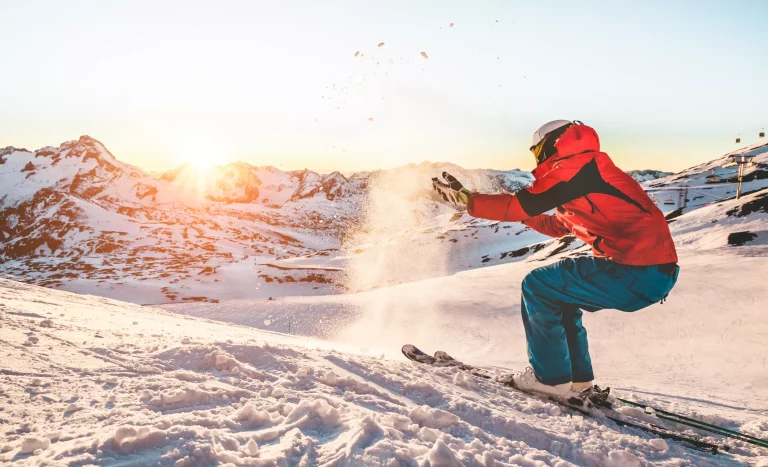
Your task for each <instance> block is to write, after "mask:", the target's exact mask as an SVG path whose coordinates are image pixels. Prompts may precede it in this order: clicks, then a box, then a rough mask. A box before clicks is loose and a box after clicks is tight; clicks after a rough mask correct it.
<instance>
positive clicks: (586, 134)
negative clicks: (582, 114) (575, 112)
mask: <svg viewBox="0 0 768 467" xmlns="http://www.w3.org/2000/svg"><path fill="white" fill-rule="evenodd" d="M555 149H557V154H555V155H554V156H552V157H550V158H549V159H547V160H545V161H544V162H542V163H541V164H539V165H538V166H537V167H536V168H535V169H533V170H532V171H531V173H532V174H533V176H534V177H535V178H538V177H540V176H542V175H543V174H545V173H547V172H549V171H550V169H551V168H552V165H553V164H554V163H555V162H557V161H559V160H560V159H564V158H566V157H571V156H575V155H577V154H583V153H585V152H599V151H600V138H599V137H598V136H597V132H596V131H595V129H594V128H592V127H590V126H587V125H584V124H580V123H577V124H575V125H573V126H571V127H570V128H568V129H567V130H565V133H563V136H561V137H560V139H559V140H557V143H555Z"/></svg>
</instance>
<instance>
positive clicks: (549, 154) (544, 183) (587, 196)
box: [432, 120, 679, 397]
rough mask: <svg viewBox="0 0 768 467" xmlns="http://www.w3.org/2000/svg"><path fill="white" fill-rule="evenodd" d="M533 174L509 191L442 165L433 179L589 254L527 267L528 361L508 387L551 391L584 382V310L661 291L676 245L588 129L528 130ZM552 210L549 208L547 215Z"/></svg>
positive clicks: (587, 375) (450, 194)
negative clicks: (485, 186)
mask: <svg viewBox="0 0 768 467" xmlns="http://www.w3.org/2000/svg"><path fill="white" fill-rule="evenodd" d="M530 149H531V151H532V152H533V155H534V157H535V158H536V163H537V167H536V168H535V169H534V170H533V176H534V179H535V180H534V182H533V184H532V185H531V186H530V187H527V188H523V189H522V190H520V191H518V192H517V193H516V194H514V195H512V194H497V195H486V194H479V193H471V192H470V191H469V190H467V189H466V188H464V187H463V185H462V184H461V183H460V182H459V181H458V180H456V178H455V177H453V176H451V175H450V174H448V173H443V178H444V179H445V182H443V181H441V180H439V179H437V178H433V179H432V182H433V186H434V188H435V190H436V191H438V193H440V194H441V195H442V196H443V198H444V199H446V200H450V201H453V202H455V203H460V204H466V207H467V212H468V213H469V214H470V215H471V216H473V217H478V218H483V219H489V220H496V221H503V222H522V223H523V224H525V225H526V226H528V227H530V228H531V229H533V230H536V231H537V232H540V233H542V234H544V235H548V236H550V237H556V238H559V237H563V236H566V235H569V234H570V235H574V236H575V237H577V238H579V239H580V240H582V241H584V242H586V243H588V244H589V245H591V246H592V251H593V253H594V256H581V257H577V258H566V259H563V260H561V261H558V262H557V263H554V264H551V265H549V266H544V267H540V268H536V269H534V270H532V271H531V272H530V273H528V275H526V276H525V278H524V279H523V282H522V299H521V304H520V311H521V314H522V318H523V326H524V327H525V335H526V339H527V343H528V359H529V361H530V364H531V366H530V367H529V368H527V369H526V370H525V371H524V372H521V373H517V374H515V375H513V383H514V385H515V386H517V387H519V388H520V389H523V390H529V391H535V392H541V393H545V394H549V395H553V396H556V397H561V396H568V394H569V393H572V391H576V392H579V393H581V392H584V391H587V390H590V389H591V387H592V380H593V379H594V374H593V372H592V362H591V359H590V356H589V345H588V342H587V331H586V329H584V325H583V324H582V312H583V311H590V312H594V311H597V310H601V309H604V308H614V309H617V310H621V311H626V312H632V311H637V310H640V309H642V308H645V307H647V306H649V305H651V304H653V303H656V302H658V301H660V300H663V299H664V298H666V296H667V294H669V292H670V290H672V287H673V286H674V285H675V282H676V281H677V276H678V273H679V267H678V266H677V264H676V263H677V253H676V252H675V245H674V242H673V241H672V236H671V234H670V232H669V227H668V226H667V221H666V220H665V219H664V215H663V214H662V213H661V211H660V210H659V209H658V208H657V207H656V205H655V204H654V203H653V201H651V199H650V198H649V197H648V195H647V194H646V193H645V191H643V189H642V187H641V186H640V185H639V184H638V183H637V182H636V181H635V180H634V179H633V178H632V177H631V176H629V175H627V174H626V173H624V172H623V171H622V170H621V169H619V168H618V167H616V166H615V165H614V164H613V161H611V158H610V157H608V155H607V154H606V153H604V152H600V140H599V138H598V136H597V133H596V132H595V130H594V129H592V128H590V127H589V126H587V125H584V124H583V123H581V122H579V121H573V122H571V121H567V120H555V121H552V122H549V123H547V124H545V125H543V126H542V127H541V128H539V129H538V130H536V132H535V133H534V134H533V140H532V141H531V148H530ZM550 210H554V215H549V214H545V213H546V212H548V211H550Z"/></svg>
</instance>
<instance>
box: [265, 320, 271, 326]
mask: <svg viewBox="0 0 768 467" xmlns="http://www.w3.org/2000/svg"><path fill="white" fill-rule="evenodd" d="M270 324H272V320H271V319H265V320H264V326H269V325H270Z"/></svg>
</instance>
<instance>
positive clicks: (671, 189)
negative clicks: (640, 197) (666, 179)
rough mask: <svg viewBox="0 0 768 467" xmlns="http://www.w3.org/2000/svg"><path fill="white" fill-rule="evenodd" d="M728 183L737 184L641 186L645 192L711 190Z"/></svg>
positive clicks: (725, 184) (733, 183) (734, 183)
mask: <svg viewBox="0 0 768 467" xmlns="http://www.w3.org/2000/svg"><path fill="white" fill-rule="evenodd" d="M728 185H738V183H736V182H729V183H717V184H715V183H713V184H711V185H707V186H668V187H665V188H661V187H659V188H643V189H644V190H645V191H646V192H648V191H676V190H712V189H714V188H716V187H721V186H728Z"/></svg>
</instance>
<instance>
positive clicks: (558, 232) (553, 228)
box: [522, 214, 571, 238]
mask: <svg viewBox="0 0 768 467" xmlns="http://www.w3.org/2000/svg"><path fill="white" fill-rule="evenodd" d="M522 222H523V224H525V225H527V226H528V227H530V228H532V229H533V230H535V231H536V232H539V233H541V234H544V235H547V236H550V237H554V238H560V237H565V236H566V235H569V234H570V233H571V231H570V230H568V227H566V226H565V224H563V223H562V222H560V219H558V218H557V216H550V215H548V214H539V215H538V216H533V217H530V218H528V219H526V220H524V221H522Z"/></svg>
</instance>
